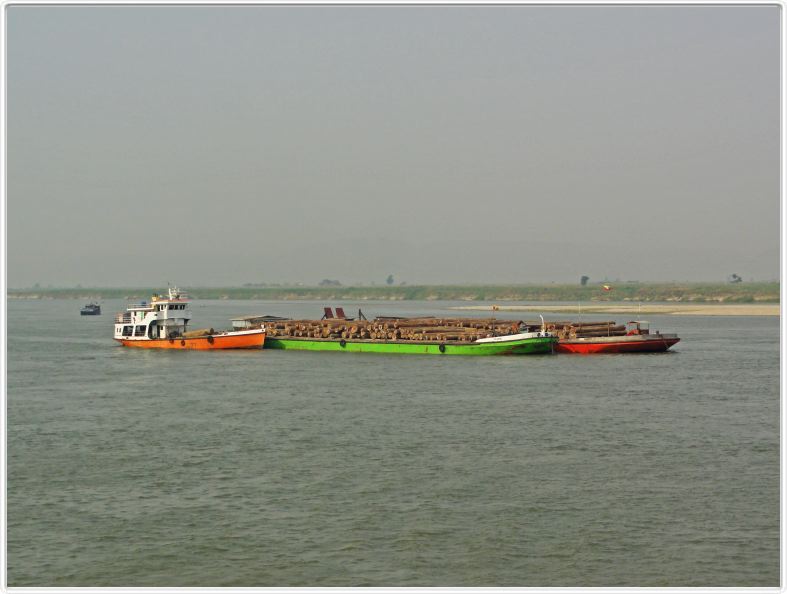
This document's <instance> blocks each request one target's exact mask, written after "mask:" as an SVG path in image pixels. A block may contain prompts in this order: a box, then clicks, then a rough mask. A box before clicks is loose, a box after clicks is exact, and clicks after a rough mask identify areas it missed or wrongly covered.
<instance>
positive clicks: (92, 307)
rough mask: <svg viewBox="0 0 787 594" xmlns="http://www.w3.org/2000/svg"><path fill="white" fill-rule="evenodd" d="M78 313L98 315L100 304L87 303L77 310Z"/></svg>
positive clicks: (99, 313)
mask: <svg viewBox="0 0 787 594" xmlns="http://www.w3.org/2000/svg"><path fill="white" fill-rule="evenodd" d="M79 314H80V315H82V316H100V315H101V306H100V305H99V304H98V303H88V304H87V305H86V306H85V307H83V308H82V309H80V310H79Z"/></svg>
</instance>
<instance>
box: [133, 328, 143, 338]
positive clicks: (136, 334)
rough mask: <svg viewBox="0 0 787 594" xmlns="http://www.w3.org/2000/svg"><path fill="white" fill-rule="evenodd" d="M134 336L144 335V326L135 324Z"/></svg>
mask: <svg viewBox="0 0 787 594" xmlns="http://www.w3.org/2000/svg"><path fill="white" fill-rule="evenodd" d="M134 336H145V326H137V329H136V330H135V331H134Z"/></svg>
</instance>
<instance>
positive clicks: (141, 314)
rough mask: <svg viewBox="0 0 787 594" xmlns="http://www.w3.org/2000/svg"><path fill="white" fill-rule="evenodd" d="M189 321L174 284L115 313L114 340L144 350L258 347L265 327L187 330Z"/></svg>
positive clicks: (185, 303)
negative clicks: (147, 300)
mask: <svg viewBox="0 0 787 594" xmlns="http://www.w3.org/2000/svg"><path fill="white" fill-rule="evenodd" d="M190 320H191V310H190V309H189V300H188V298H187V297H186V295H185V294H184V293H181V292H180V291H179V290H178V289H177V288H176V287H173V288H170V289H169V290H168V293H167V297H164V296H161V295H154V296H153V297H151V299H150V303H148V302H146V301H143V302H142V303H137V304H133V305H130V306H129V307H128V308H127V309H126V311H125V312H122V313H119V314H117V315H116V316H115V336H114V339H115V340H116V341H118V342H119V343H120V344H122V345H123V346H128V347H136V348H146V349H186V350H200V351H208V350H215V349H249V348H261V347H262V346H263V344H264V343H265V330H264V329H263V328H255V329H250V330H241V331H227V332H216V331H214V330H213V328H209V329H202V330H191V331H189V330H188V323H189V321H190Z"/></svg>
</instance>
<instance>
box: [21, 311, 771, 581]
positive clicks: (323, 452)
mask: <svg viewBox="0 0 787 594" xmlns="http://www.w3.org/2000/svg"><path fill="white" fill-rule="evenodd" d="M81 305H83V304H82V303H77V302H74V301H67V300H65V301H23V300H10V301H9V304H8V502H7V505H8V508H7V509H8V583H9V586H30V585H36V586H88V585H92V586H155V585H160V586H165V585H169V586H175V585H179V586H274V585H279V586H306V585H310V586H350V585H352V586H416V585H420V586H483V585H489V586H583V585H584V586H613V585H616V586H626V585H640V586H692V585H707V586H741V585H749V586H778V580H779V575H778V571H779V558H778V546H779V542H778V536H779V535H778V526H779V501H778V496H779V480H778V477H779V451H778V444H779V434H778V432H779V326H778V319H777V318H736V317H733V318H724V317H699V316H685V317H684V316H669V317H668V316H664V317H659V316H653V317H651V321H652V323H653V325H654V327H658V328H661V329H662V330H663V331H665V332H669V331H677V332H678V333H679V334H680V335H681V337H682V338H683V341H682V342H681V343H679V344H678V345H677V346H676V347H674V352H671V353H667V354H655V355H601V356H571V355H553V356H549V355H547V356H526V357H493V358H486V357H480V358H464V357H457V358H452V357H439V356H407V355H370V354H349V353H348V354H344V353H306V352H292V351H287V352H284V351H254V352H251V351H235V352H209V353H204V352H202V353H201V352H167V351H144V350H136V349H126V348H122V347H119V346H116V344H115V343H114V342H113V341H112V340H111V338H110V337H111V333H112V316H111V314H112V313H113V312H114V311H117V310H120V309H122V308H123V307H125V302H121V301H107V302H105V303H104V304H103V305H104V315H102V316H100V317H95V318H89V317H80V316H79V308H80V306H81ZM322 305H323V304H322V303H304V302H300V303H283V302H254V301H197V302H195V303H194V314H195V320H194V321H195V327H204V326H214V327H216V328H219V327H224V326H226V325H227V324H228V322H227V320H228V318H230V317H232V316H233V315H244V314H276V315H292V316H299V317H300V316H304V317H319V315H321V311H322V309H321V306H322ZM355 305H356V304H345V309H346V310H348V311H349V310H350V309H351V308H352V307H353V306H355ZM449 305H451V304H446V303H439V302H431V303H366V304H364V306H363V307H364V311H365V313H366V314H367V315H385V314H387V315H412V314H416V315H417V314H428V313H437V314H442V315H449V311H448V310H447V309H446V308H447V307H448V306H449ZM502 315H504V316H506V317H512V318H514V317H516V318H519V317H522V316H521V315H515V314H502ZM525 317H529V318H534V317H535V316H534V315H530V316H525ZM549 317H550V318H552V319H556V318H560V319H566V318H567V317H571V316H566V315H560V316H555V315H553V316H549ZM584 317H585V319H592V318H593V316H584ZM596 319H617V320H619V321H621V322H622V321H626V320H625V319H624V316H609V315H607V316H603V317H601V318H599V317H598V316H596Z"/></svg>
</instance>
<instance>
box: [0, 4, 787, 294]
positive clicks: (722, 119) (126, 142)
mask: <svg viewBox="0 0 787 594" xmlns="http://www.w3.org/2000/svg"><path fill="white" fill-rule="evenodd" d="M779 10H780V8H779V7H778V6H776V5H771V6H765V5H761V6H730V5H723V6H689V5H686V6H680V5H678V6H675V5H671V6H668V5H662V6H642V5H640V6H636V5H635V6H567V5H564V6H560V5H553V6H532V5H531V6H527V5H519V6H485V7H471V6H401V5H400V6H218V7H209V6H155V5H154V6H150V5H147V6H143V5H140V6H20V5H16V6H9V7H7V36H6V43H7V70H6V74H7V86H6V93H7V123H8V126H7V133H6V142H7V217H8V218H7V225H8V229H7V237H6V241H7V278H8V286H9V287H10V288H22V287H30V286H33V285H34V284H35V283H39V284H41V285H42V286H47V285H52V286H75V285H82V286H85V287H88V286H93V287H112V286H159V285H161V286H164V285H165V284H166V283H167V282H174V283H177V284H180V285H183V286H216V285H240V284H244V283H299V282H300V283H305V284H317V283H318V282H319V281H320V280H322V279H325V278H328V279H336V280H339V281H340V282H342V283H343V284H348V285H349V284H371V283H376V284H383V283H384V282H385V279H386V277H387V276H388V275H389V274H393V275H394V278H395V281H396V283H397V284H399V283H400V282H406V283H408V284H418V283H459V284H482V283H548V282H578V281H579V277H580V276H582V275H587V276H589V277H590V278H591V279H593V280H601V279H608V280H613V279H615V280H638V281H643V282H644V281H685V280H694V281H719V282H723V281H724V280H725V279H726V278H727V277H728V275H730V274H732V273H737V274H739V275H740V276H741V277H743V279H744V280H745V281H748V280H775V279H778V278H779V241H780V231H779V217H780V209H779V206H780V194H779V174H780V169H779V166H780V165H779V108H780V103H779V101H780V99H779V84H780V82H779V74H780V73H779V40H780V38H779V36H780V28H779V19H780V14H779Z"/></svg>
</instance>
